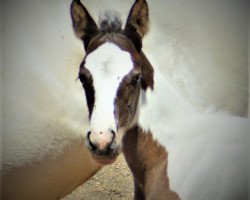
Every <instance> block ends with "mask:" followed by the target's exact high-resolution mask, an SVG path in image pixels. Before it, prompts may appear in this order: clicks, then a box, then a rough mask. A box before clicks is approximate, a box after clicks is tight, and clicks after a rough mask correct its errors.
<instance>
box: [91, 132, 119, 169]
mask: <svg viewBox="0 0 250 200" xmlns="http://www.w3.org/2000/svg"><path fill="white" fill-rule="evenodd" d="M115 137H116V133H115V132H114V131H113V130H110V129H109V130H106V131H89V132H88V133H87V147H88V148H89V150H90V152H91V155H92V157H93V159H94V160H95V161H96V162H97V163H99V164H102V165H108V164H112V163H114V162H115V161H116V159H117V156H118V155H119V153H120V149H121V148H120V145H118V144H117V143H116V141H115Z"/></svg>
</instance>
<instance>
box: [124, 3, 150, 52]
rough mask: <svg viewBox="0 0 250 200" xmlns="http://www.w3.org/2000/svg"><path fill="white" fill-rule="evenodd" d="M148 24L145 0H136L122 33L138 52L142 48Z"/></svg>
mask: <svg viewBox="0 0 250 200" xmlns="http://www.w3.org/2000/svg"><path fill="white" fill-rule="evenodd" d="M148 24H149V20H148V4H147V2H146V0H136V1H135V3H134V5H133V6H132V8H131V10H130V12H129V16H128V19H127V22H126V25H125V28H124V33H125V35H126V36H127V37H128V38H130V39H131V40H132V42H133V43H134V45H135V47H136V48H137V50H139V51H140V50H141V48H142V38H143V36H144V35H145V34H146V33H147V31H148Z"/></svg>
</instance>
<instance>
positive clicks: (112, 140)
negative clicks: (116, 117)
mask: <svg viewBox="0 0 250 200" xmlns="http://www.w3.org/2000/svg"><path fill="white" fill-rule="evenodd" d="M110 132H111V133H112V139H111V142H110V144H112V143H113V142H114V139H115V131H114V130H112V129H111V130H110Z"/></svg>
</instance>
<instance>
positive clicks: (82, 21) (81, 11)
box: [70, 0, 99, 50]
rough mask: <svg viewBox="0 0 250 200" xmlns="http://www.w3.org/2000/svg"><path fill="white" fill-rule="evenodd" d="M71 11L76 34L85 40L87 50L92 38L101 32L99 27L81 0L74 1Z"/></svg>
mask: <svg viewBox="0 0 250 200" xmlns="http://www.w3.org/2000/svg"><path fill="white" fill-rule="evenodd" d="M70 12H71V18H72V22H73V28H74V31H75V34H76V36H77V37H79V38H81V39H82V40H83V42H84V48H85V50H87V48H88V45H89V43H90V41H91V39H92V38H93V37H94V36H95V35H97V34H98V33H99V29H98V27H97V25H96V23H95V21H94V20H93V18H92V17H91V16H90V14H89V13H88V11H87V9H86V8H85V7H84V6H83V5H82V3H81V1H80V0H73V1H72V3H71V7H70Z"/></svg>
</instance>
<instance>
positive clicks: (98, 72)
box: [85, 43, 133, 132]
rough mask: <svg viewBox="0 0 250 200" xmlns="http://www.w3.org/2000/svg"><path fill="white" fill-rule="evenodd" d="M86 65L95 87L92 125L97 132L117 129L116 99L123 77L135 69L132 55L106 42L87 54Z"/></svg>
mask: <svg viewBox="0 0 250 200" xmlns="http://www.w3.org/2000/svg"><path fill="white" fill-rule="evenodd" d="M85 67H86V68H87V69H88V70H89V71H90V73H91V74H92V77H93V84H94V85H93V86H94V89H95V106H94V110H93V113H92V117H91V121H90V126H91V128H92V130H94V131H96V132H97V131H99V132H100V131H105V130H107V129H113V130H115V131H116V126H117V119H115V117H114V100H115V97H116V92H117V89H118V87H119V85H120V83H121V81H122V79H123V77H124V76H125V75H127V74H128V73H129V72H130V71H131V70H132V69H133V62H132V60H131V55H130V54H129V53H128V52H126V51H123V50H121V49H120V48H119V47H118V46H116V45H115V44H113V43H105V44H103V45H101V46H100V47H98V48H97V49H96V50H95V51H93V52H92V53H90V54H89V55H88V56H87V58H86V62H85Z"/></svg>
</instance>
